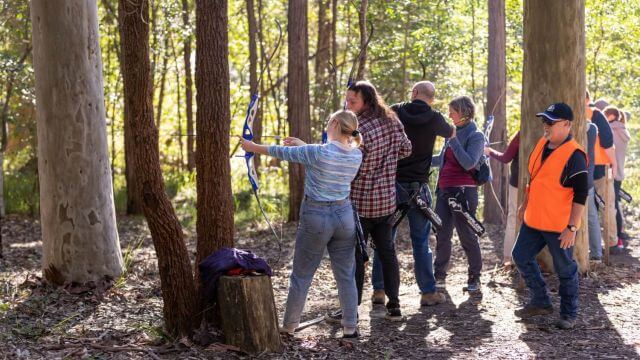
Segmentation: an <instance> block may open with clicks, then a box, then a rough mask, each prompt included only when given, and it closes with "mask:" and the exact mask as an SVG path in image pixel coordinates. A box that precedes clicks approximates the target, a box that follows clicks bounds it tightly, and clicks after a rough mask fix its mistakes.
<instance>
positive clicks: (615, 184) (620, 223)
mask: <svg viewBox="0 0 640 360" xmlns="http://www.w3.org/2000/svg"><path fill="white" fill-rule="evenodd" d="M621 187H622V181H618V180H613V191H614V192H615V193H616V227H617V229H618V238H620V234H622V230H623V226H624V222H623V219H622V212H621V211H620V188H621Z"/></svg>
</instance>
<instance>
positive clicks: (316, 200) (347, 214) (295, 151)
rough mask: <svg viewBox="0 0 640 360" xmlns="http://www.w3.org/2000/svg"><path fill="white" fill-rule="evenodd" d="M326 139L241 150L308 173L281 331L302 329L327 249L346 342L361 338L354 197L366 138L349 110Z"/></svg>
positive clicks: (333, 121)
mask: <svg viewBox="0 0 640 360" xmlns="http://www.w3.org/2000/svg"><path fill="white" fill-rule="evenodd" d="M327 138H328V142H327V144H324V145H319V144H309V145H308V144H305V143H304V142H303V141H301V140H300V139H297V138H286V139H285V141H284V144H285V145H286V146H276V145H272V146H266V145H258V144H255V143H253V142H251V141H247V140H242V148H243V149H244V150H245V151H247V152H254V153H258V154H263V155H271V156H273V157H276V158H278V159H281V160H286V161H290V162H296V163H300V164H303V165H305V168H306V171H305V183H304V200H303V201H302V206H301V208H300V223H299V225H298V232H297V234H296V245H295V252H294V255H293V270H292V272H291V278H290V280H289V294H288V296H287V305H286V310H285V313H284V320H283V322H282V324H283V326H282V328H281V331H282V332H285V333H288V334H293V332H294V331H295V329H296V328H297V327H298V324H299V323H300V316H301V314H302V310H303V308H304V304H305V301H306V299H307V293H308V291H309V286H310V285H311V280H312V279H313V275H314V273H315V272H316V270H317V268H318V266H319V265H320V261H321V260H322V257H323V255H324V251H325V249H327V250H328V252H329V257H330V258H331V267H332V269H333V275H334V277H335V280H336V283H337V285H338V296H339V297H340V307H341V310H342V313H343V314H344V317H343V319H342V327H343V337H345V338H354V337H357V336H358V332H357V330H356V325H357V321H358V319H357V316H358V293H357V289H356V282H355V266H356V265H355V248H356V239H355V236H356V228H355V222H354V216H353V208H352V207H351V202H350V200H349V193H350V192H351V181H353V179H354V178H355V176H356V174H357V173H358V168H359V167H360V163H361V162H362V152H361V151H360V150H359V149H358V147H359V146H360V144H361V142H362V136H361V135H360V133H359V131H358V120H357V118H356V116H355V114H354V113H352V112H351V111H344V110H340V111H338V112H335V113H334V114H332V115H331V117H330V118H329V122H328V124H327Z"/></svg>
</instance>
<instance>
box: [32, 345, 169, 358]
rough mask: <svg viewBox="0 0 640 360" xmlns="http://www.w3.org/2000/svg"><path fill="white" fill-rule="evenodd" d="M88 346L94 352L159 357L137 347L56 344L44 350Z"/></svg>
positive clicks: (151, 351)
mask: <svg viewBox="0 0 640 360" xmlns="http://www.w3.org/2000/svg"><path fill="white" fill-rule="evenodd" d="M87 346H90V347H92V348H94V349H96V350H102V351H106V352H116V351H135V352H144V353H147V354H148V355H149V356H150V357H151V358H153V359H154V360H160V357H158V355H156V354H155V353H154V352H153V350H151V349H145V348H141V347H137V346H109V345H100V344H94V343H90V344H57V345H45V349H47V350H62V349H69V348H83V347H87Z"/></svg>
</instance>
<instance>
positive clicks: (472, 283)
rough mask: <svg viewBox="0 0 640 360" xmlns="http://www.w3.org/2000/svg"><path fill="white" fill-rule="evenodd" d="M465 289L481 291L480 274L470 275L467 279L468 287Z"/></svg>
mask: <svg viewBox="0 0 640 360" xmlns="http://www.w3.org/2000/svg"><path fill="white" fill-rule="evenodd" d="M463 290H464V291H468V292H476V291H480V276H479V275H469V279H468V280H467V287H465V288H463Z"/></svg>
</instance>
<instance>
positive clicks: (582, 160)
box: [542, 136, 589, 205]
mask: <svg viewBox="0 0 640 360" xmlns="http://www.w3.org/2000/svg"><path fill="white" fill-rule="evenodd" d="M569 140H571V136H569V137H567V140H565V142H567V141H569ZM548 144H549V143H548V142H547V144H546V145H545V146H544V150H543V151H542V162H544V161H545V160H546V159H547V158H548V157H549V155H550V154H551V153H552V152H553V150H555V149H550V148H549V147H548ZM560 184H562V186H564V187H567V188H573V202H574V203H577V204H581V205H584V204H586V203H587V196H588V195H589V172H588V169H587V158H586V157H585V154H584V152H582V151H580V150H576V151H574V152H573V154H571V157H570V158H569V161H567V165H565V167H564V169H563V171H562V175H561V176H560Z"/></svg>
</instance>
